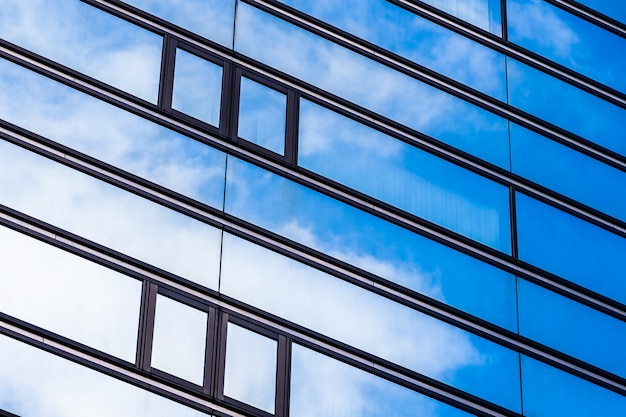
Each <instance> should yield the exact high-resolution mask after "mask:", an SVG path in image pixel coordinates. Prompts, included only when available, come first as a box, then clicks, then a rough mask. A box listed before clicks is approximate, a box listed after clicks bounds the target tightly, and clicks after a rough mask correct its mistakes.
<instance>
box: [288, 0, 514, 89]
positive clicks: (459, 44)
mask: <svg viewBox="0 0 626 417" xmlns="http://www.w3.org/2000/svg"><path fill="white" fill-rule="evenodd" d="M281 2H282V3H285V4H287V5H289V6H292V7H294V8H296V9H299V10H301V11H303V12H305V13H308V14H310V15H311V16H313V17H316V18H318V19H320V20H323V21H325V22H328V23H330V24H332V25H335V26H336V27H338V28H340V29H343V30H345V31H346V32H349V33H352V34H354V35H356V36H359V37H361V38H363V39H365V40H367V41H369V42H372V43H374V44H376V45H378V46H381V47H383V48H386V49H388V50H389V51H391V52H394V53H396V54H398V55H400V56H403V57H405V58H408V59H410V60H412V61H414V62H416V63H418V64H420V65H423V66H426V67H428V68H430V69H432V70H435V71H437V72H439V73H441V74H443V75H446V76H448V77H450V78H452V79H454V80H457V81H460V82H462V83H464V84H467V85H469V86H470V87H473V88H475V89H477V90H479V91H482V92H484V93H486V94H489V95H491V96H493V97H495V98H497V99H499V100H502V101H505V100H506V85H505V77H504V56H503V55H502V54H499V53H497V52H495V51H493V50H491V49H489V48H487V47H485V46H483V45H480V44H479V43H477V42H474V41H472V40H470V39H468V38H466V37H464V36H461V35H459V34H457V33H455V32H452V31H450V30H447V29H445V28H443V27H442V26H439V25H437V24H435V23H433V22H431V21H429V20H427V19H424V18H422V17H420V16H417V15H415V14H413V13H411V12H409V11H407V10H405V9H403V8H401V7H398V6H396V5H394V4H391V3H389V2H387V1H383V0H344V1H328V0H326V1H319V0H282V1H281ZM429 3H433V2H429ZM465 4H469V3H467V2H466V3H465ZM498 8H499V6H498ZM498 34H499V33H498Z"/></svg>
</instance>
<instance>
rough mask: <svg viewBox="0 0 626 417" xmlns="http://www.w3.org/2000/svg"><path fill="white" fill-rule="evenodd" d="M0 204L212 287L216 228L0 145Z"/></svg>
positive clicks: (217, 240) (215, 269)
mask: <svg viewBox="0 0 626 417" xmlns="http://www.w3.org/2000/svg"><path fill="white" fill-rule="evenodd" d="M33 167H37V169H36V170H35V169H33ZM0 204H4V205H6V206H9V207H11V208H13V209H15V210H18V211H21V212H23V213H25V214H28V215H30V216H33V217H36V218H38V219H40V220H42V221H45V222H48V223H51V224H53V225H55V226H58V227H61V228H63V229H65V230H67V231H69V232H71V233H74V234H77V235H79V236H82V237H84V238H86V239H89V240H92V241H94V242H96V243H99V244H101V245H104V246H108V247H110V248H111V249H114V250H116V251H119V252H122V253H124V254H126V255H128V256H131V257H134V258H136V259H139V260H141V261H144V262H147V263H149V264H152V265H154V266H156V267H159V268H162V269H164V270H167V271H169V272H172V273H174V274H177V275H180V276H182V277H184V278H186V279H189V280H191V281H194V282H197V283H199V284H202V285H205V286H207V287H209V288H214V289H217V281H218V266H219V248H220V231H219V230H218V229H216V228H214V227H211V226H209V225H207V224H205V223H202V222H199V221H197V220H194V219H191V218H190V217H187V216H184V215H182V214H180V213H178V212H176V211H173V210H169V209H166V208H165V207H163V206H160V205H158V204H156V203H153V202H151V201H148V200H146V199H143V198H140V197H138V196H136V195H134V194H132V193H129V192H127V191H123V190H122V189H119V188H117V187H114V186H112V185H110V184H107V183H105V182H103V181H99V180H96V179H95V178H92V177H90V176H88V175H85V174H83V173H80V172H78V171H75V170H73V169H71V168H68V167H66V166H63V165H60V164H58V163H56V162H53V161H52V160H49V159H47V158H44V157H42V156H39V155H36V154H34V153H32V152H29V151H26V150H24V149H22V148H19V147H17V146H15V145H12V144H10V143H8V142H5V141H0Z"/></svg>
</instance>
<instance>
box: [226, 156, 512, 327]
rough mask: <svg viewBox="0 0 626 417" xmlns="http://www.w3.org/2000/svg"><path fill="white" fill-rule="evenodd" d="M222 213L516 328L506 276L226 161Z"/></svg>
mask: <svg viewBox="0 0 626 417" xmlns="http://www.w3.org/2000/svg"><path fill="white" fill-rule="evenodd" d="M226 212H227V213H229V214H233V215H235V216H238V217H240V218H242V219H244V220H246V221H249V222H251V223H254V224H257V225H259V226H260V227H263V228H266V229H268V230H271V231H273V232H275V233H278V234H281V235H283V236H286V237H288V238H289V239H292V240H294V241H297V242H299V243H302V244H304V245H307V246H310V247H312V248H314V249H316V250H319V251H320V252H323V253H325V254H328V255H330V256H333V257H335V258H337V259H340V260H342V261H345V262H347V263H350V264H352V265H355V266H357V267H359V268H362V269H364V270H366V271H369V272H371V273H374V274H377V275H379V276H381V277H383V278H385V279H388V280H390V281H394V282H397V283H398V284H401V285H403V286H405V287H407V288H410V289H412V290H415V291H418V292H421V293H422V294H425V295H427V296H429V297H432V298H435V299H437V300H440V301H443V302H445V303H448V304H450V305H452V306H454V307H457V308H459V309H461V310H465V311H468V312H469V313H471V314H474V315H476V316H479V317H481V318H484V319H485V320H489V321H492V322H494V323H496V324H498V325H499V326H503V327H506V328H508V329H511V330H513V331H515V330H516V329H517V327H516V311H515V282H514V279H513V277H512V276H511V275H510V274H507V273H504V272H503V271H501V270H499V269H496V268H493V267H491V266H489V265H487V264H485V263H482V262H479V261H477V260H476V259H474V258H471V257H469V256H466V255H463V254H461V253H460V252H456V251H454V250H452V249H450V248H448V247H446V246H443V245H440V244H437V243H435V242H434V241H431V240H429V239H426V238H424V237H422V236H419V235H417V234H414V233H411V232H409V231H408V230H406V229H403V228H401V227H398V226H394V225H392V224H391V223H388V222H385V221H383V220H381V219H380V218H378V217H375V216H372V215H369V214H366V213H364V212H362V211H360V210H357V209H355V208H353V207H352V206H349V205H347V204H343V203H339V202H338V201H336V200H333V199H330V198H328V197H326V196H324V195H322V194H320V193H317V192H314V191H312V190H310V189H308V188H306V187H303V186H300V185H297V184H295V183H293V182H290V181H287V180H286V179H284V178H282V177H279V176H277V175H274V174H270V173H269V172H267V171H265V170H263V169H261V168H257V167H255V166H253V165H250V164H247V163H245V162H242V161H241V160H238V159H236V158H232V157H231V158H229V161H228V183H227V192H226Z"/></svg>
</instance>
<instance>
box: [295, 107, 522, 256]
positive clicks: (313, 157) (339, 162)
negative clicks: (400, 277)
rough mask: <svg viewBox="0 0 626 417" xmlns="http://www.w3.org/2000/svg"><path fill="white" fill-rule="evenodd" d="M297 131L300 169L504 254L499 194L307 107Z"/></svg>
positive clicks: (505, 230) (504, 199) (505, 229)
mask: <svg viewBox="0 0 626 417" xmlns="http://www.w3.org/2000/svg"><path fill="white" fill-rule="evenodd" d="M299 126H300V133H299V140H300V142H299V147H298V163H299V164H300V165H301V166H303V167H305V168H307V169H310V170H312V171H314V172H317V173H319V174H321V175H323V176H325V177H328V178H330V179H332V180H335V181H337V182H339V183H341V184H345V185H347V186H348V187H352V188H354V189H357V190H358V191H361V192H363V193H365V194H369V195H371V196H373V197H375V198H377V199H380V200H382V201H384V202H386V203H389V204H391V205H394V206H396V207H399V208H401V209H402V210H405V211H408V212H410V213H412V214H415V215H417V216H419V217H422V218H424V219H426V220H429V221H431V222H434V223H436V224H439V225H441V226H443V227H446V228H448V229H450V230H453V231H455V232H457V233H460V234H462V235H465V236H467V237H470V238H472V239H474V240H477V241H479V242H481V243H484V244H486V245H489V246H491V247H494V248H496V249H499V250H501V251H504V252H507V253H508V252H510V248H511V246H510V245H511V237H510V220H509V211H510V209H509V193H508V188H507V187H505V186H502V185H500V184H497V183H495V182H493V181H490V180H488V179H486V178H484V177H481V176H479V175H476V174H474V173H472V172H470V171H467V170H465V169H463V168H460V167H459V166H458V165H454V164H452V163H449V162H447V161H444V160H442V159H440V158H437V157H435V156H434V155H431V154H429V153H427V152H424V151H422V150H420V149H418V148H415V147H413V146H410V145H408V144H406V143H404V142H401V141H398V140H396V139H394V138H391V137H389V136H386V135H383V134H382V133H380V132H377V131H376V130H374V129H371V128H368V127H366V126H363V125H361V124H359V123H357V122H355V121H353V120H351V119H348V118H346V117H343V116H340V115H338V114H337V113H334V112H332V111H330V110H327V109H325V108H324V107H321V106H318V105H315V104H313V103H311V102H310V101H306V100H302V101H301V102H300V125H299ZM346 155H350V157H349V158H346V157H345V156H346Z"/></svg>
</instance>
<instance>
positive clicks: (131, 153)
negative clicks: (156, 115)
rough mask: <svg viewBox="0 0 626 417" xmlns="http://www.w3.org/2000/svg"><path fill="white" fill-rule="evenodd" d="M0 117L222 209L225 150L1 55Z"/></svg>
mask: <svg viewBox="0 0 626 417" xmlns="http://www.w3.org/2000/svg"><path fill="white" fill-rule="evenodd" d="M0 118H1V119H4V120H6V121H8V122H10V123H13V124H15V125H18V126H20V127H22V128H24V129H27V130H30V131H31V132H34V133H36V134H38V135H41V136H44V137H46V138H48V139H51V140H54V141H56V142H58V143H60V144H62V145H65V146H69V147H71V148H73V149H75V150H77V151H80V152H82V153H84V154H87V155H89V156H92V157H94V158H97V159H99V160H101V161H103V162H106V163H108V164H111V165H113V166H116V167H118V168H121V169H124V170H126V171H127V172H130V173H132V174H135V175H137V176H140V177H143V178H145V179H147V180H149V181H152V182H154V183H156V184H159V185H162V186H164V187H166V188H169V189H171V190H173V191H176V192H178V193H181V194H183V195H186V196H188V197H191V198H194V199H196V200H198V201H201V202H203V203H205V204H208V205H210V206H212V207H215V208H218V209H222V207H223V201H224V176H225V175H226V155H225V154H224V153H222V152H219V151H217V150H216V149H213V148H211V147H209V146H207V145H205V144H202V143H200V142H196V141H194V140H192V139H190V138H188V137H185V136H183V135H180V134H178V133H176V132H174V131H172V130H169V129H166V128H164V127H162V126H159V125H157V124H156V123H152V122H149V121H147V120H145V119H142V118H140V117H138V116H135V115H133V114H131V113H129V112H126V111H124V110H121V109H119V108H117V107H115V106H112V105H110V104H107V103H105V102H103V101H100V100H97V99H95V98H93V97H91V96H89V95H87V94H83V93H81V92H79V91H76V90H73V89H71V88H69V87H67V86H65V85H63V84H61V83H57V82H55V81H52V80H50V79H48V78H46V77H43V76H41V75H39V74H36V73H34V72H32V71H29V70H27V69H25V68H22V67H20V66H18V65H15V64H13V63H11V62H9V61H5V60H3V59H0Z"/></svg>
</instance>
